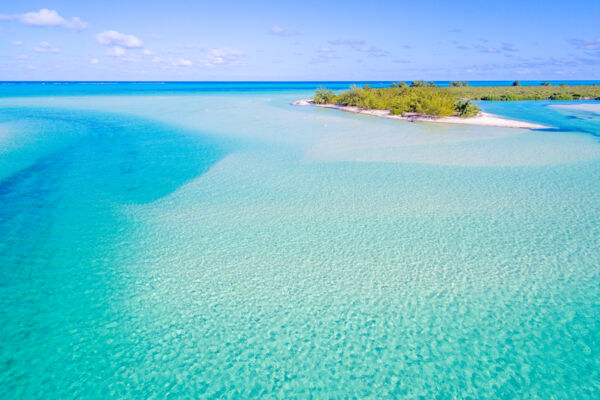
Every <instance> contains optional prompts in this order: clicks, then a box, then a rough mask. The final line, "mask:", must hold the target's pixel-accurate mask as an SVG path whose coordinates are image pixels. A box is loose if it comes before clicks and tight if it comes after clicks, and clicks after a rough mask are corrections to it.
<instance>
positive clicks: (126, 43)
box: [96, 31, 142, 49]
mask: <svg viewBox="0 0 600 400" xmlns="http://www.w3.org/2000/svg"><path fill="white" fill-rule="evenodd" d="M96 41H97V42H98V43H100V44H103V45H105V46H118V47H121V48H123V47H124V48H128V49H135V48H140V47H142V41H141V40H140V39H138V38H137V37H135V36H133V35H127V34H125V33H121V32H117V31H104V32H100V33H99V34H97V35H96Z"/></svg>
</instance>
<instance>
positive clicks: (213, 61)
mask: <svg viewBox="0 0 600 400" xmlns="http://www.w3.org/2000/svg"><path fill="white" fill-rule="evenodd" d="M243 56H244V53H242V52H241V51H239V50H234V49H229V48H223V49H210V50H209V51H208V55H207V59H206V63H205V65H206V66H215V65H243V63H242V58H243Z"/></svg>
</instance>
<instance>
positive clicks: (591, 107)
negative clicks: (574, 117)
mask: <svg viewBox="0 0 600 400" xmlns="http://www.w3.org/2000/svg"><path fill="white" fill-rule="evenodd" d="M552 107H556V108H565V109H568V110H578V111H587V112H591V113H595V114H600V103H582V104H558V105H553V106H552Z"/></svg>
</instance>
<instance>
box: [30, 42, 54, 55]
mask: <svg viewBox="0 0 600 400" xmlns="http://www.w3.org/2000/svg"><path fill="white" fill-rule="evenodd" d="M33 50H35V51H36V52H38V53H60V49H59V48H58V47H54V46H52V45H51V44H50V43H48V42H40V44H39V45H38V46H37V47H36V48H34V49H33Z"/></svg>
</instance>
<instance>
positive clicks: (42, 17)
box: [0, 8, 89, 31]
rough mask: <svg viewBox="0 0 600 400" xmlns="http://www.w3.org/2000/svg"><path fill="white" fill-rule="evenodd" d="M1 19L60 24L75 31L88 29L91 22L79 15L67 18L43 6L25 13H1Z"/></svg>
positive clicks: (24, 22)
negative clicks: (38, 9)
mask: <svg viewBox="0 0 600 400" xmlns="http://www.w3.org/2000/svg"><path fill="white" fill-rule="evenodd" d="M0 20H4V21H8V20H17V21H20V22H21V23H23V24H25V25H30V26H58V27H62V28H67V29H73V30H75V31H81V30H83V29H86V28H87V27H88V26H89V24H88V23H87V22H84V21H82V20H81V19H80V18H79V17H73V18H71V20H67V19H66V18H64V17H63V16H61V15H60V14H59V13H58V12H57V11H55V10H49V9H47V8H42V9H41V10H40V11H31V12H28V13H25V14H0Z"/></svg>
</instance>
